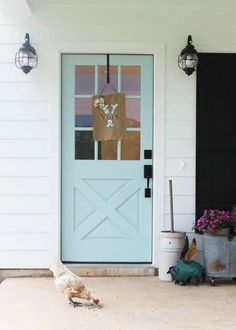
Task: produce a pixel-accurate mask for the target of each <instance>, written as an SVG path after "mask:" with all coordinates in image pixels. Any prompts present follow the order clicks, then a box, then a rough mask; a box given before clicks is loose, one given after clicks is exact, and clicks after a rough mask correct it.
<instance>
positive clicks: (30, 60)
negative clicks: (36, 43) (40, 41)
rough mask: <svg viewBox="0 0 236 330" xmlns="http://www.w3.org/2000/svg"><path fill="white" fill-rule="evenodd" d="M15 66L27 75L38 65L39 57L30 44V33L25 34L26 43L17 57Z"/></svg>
mask: <svg viewBox="0 0 236 330" xmlns="http://www.w3.org/2000/svg"><path fill="white" fill-rule="evenodd" d="M15 65H16V66H17V68H19V69H21V70H22V71H23V72H24V73H25V74H27V73H29V72H30V71H31V70H32V69H34V68H36V66H37V65H38V55H37V53H36V51H35V49H34V47H32V46H31V44H30V38H29V33H26V34H25V42H24V43H23V44H22V46H21V47H20V49H19V51H18V52H17V53H16V55H15Z"/></svg>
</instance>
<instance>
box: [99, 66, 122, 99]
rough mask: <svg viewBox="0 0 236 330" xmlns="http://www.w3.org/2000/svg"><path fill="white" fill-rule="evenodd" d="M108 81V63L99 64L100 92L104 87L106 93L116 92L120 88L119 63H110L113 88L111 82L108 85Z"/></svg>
mask: <svg viewBox="0 0 236 330" xmlns="http://www.w3.org/2000/svg"><path fill="white" fill-rule="evenodd" d="M106 83H107V67H106V65H99V67H98V93H99V94H100V93H101V92H102V90H103V89H104V87H105V86H106V88H105V89H104V93H105V94H109V93H114V89H115V91H117V90H118V67H117V65H110V83H111V84H112V86H113V87H114V89H113V88H112V86H111V84H108V85H106Z"/></svg>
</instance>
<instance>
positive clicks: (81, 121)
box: [75, 98, 92, 127]
mask: <svg viewBox="0 0 236 330" xmlns="http://www.w3.org/2000/svg"><path fill="white" fill-rule="evenodd" d="M91 102H92V101H91V98H86V99H81V98H76V99H75V126H76V127H92V104H91Z"/></svg>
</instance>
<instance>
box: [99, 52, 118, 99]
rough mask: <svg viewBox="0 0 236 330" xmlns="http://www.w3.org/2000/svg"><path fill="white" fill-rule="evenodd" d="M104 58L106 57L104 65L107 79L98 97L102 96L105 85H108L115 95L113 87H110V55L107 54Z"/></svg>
mask: <svg viewBox="0 0 236 330" xmlns="http://www.w3.org/2000/svg"><path fill="white" fill-rule="evenodd" d="M106 57H107V65H106V73H107V79H106V84H105V86H104V87H103V89H102V90H101V93H100V95H102V94H103V92H104V91H105V89H106V87H107V85H110V86H111V88H112V89H113V91H114V92H115V93H117V90H116V89H115V88H114V86H113V85H112V83H111V80H110V54H107V55H106Z"/></svg>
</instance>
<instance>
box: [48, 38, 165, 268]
mask: <svg viewBox="0 0 236 330" xmlns="http://www.w3.org/2000/svg"><path fill="white" fill-rule="evenodd" d="M62 53H70V54H79V53H85V54H86V53H88V54H93V53H94V54H99V53H101V54H107V53H109V54H149V55H153V56H154V117H153V118H154V120H153V155H154V158H153V173H154V179H153V261H152V265H153V266H155V267H157V266H158V247H159V240H160V238H159V236H160V231H161V230H162V229H163V228H164V139H165V115H164V114H165V46H164V44H159V43H124V42H123V43H120V42H106V43H98V42H78V44H76V43H62V44H61V43H60V44H58V45H57V44H53V45H52V46H51V47H50V50H49V54H51V59H52V60H51V63H50V73H49V77H50V82H49V85H50V88H51V90H50V95H51V99H50V104H51V109H50V116H51V118H50V120H51V121H50V122H51V150H50V151H51V152H50V155H51V206H52V208H51V211H52V220H51V231H50V232H51V253H52V254H54V255H57V256H60V252H61V54H62Z"/></svg>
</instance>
